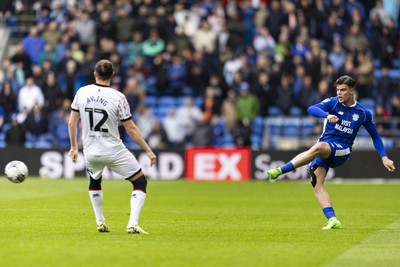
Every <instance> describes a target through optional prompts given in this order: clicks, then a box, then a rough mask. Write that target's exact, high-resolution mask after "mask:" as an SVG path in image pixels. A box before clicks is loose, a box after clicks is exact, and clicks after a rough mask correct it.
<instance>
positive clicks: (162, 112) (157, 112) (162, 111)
mask: <svg viewBox="0 0 400 267" xmlns="http://www.w3.org/2000/svg"><path fill="white" fill-rule="evenodd" d="M170 109H171V106H169V105H165V106H161V105H160V106H159V107H157V108H155V109H154V110H153V114H154V116H156V117H157V118H158V119H159V120H160V121H161V120H163V119H164V118H165V117H166V116H167V115H168V111H169V110H170Z"/></svg>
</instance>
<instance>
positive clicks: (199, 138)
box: [192, 118, 214, 147]
mask: <svg viewBox="0 0 400 267" xmlns="http://www.w3.org/2000/svg"><path fill="white" fill-rule="evenodd" d="M213 138H214V130H213V127H212V126H211V119H210V120H209V119H207V118H203V119H202V120H200V121H199V123H198V125H197V127H196V131H194V133H193V142H192V143H193V146H196V147H207V146H211V145H212V142H213Z"/></svg>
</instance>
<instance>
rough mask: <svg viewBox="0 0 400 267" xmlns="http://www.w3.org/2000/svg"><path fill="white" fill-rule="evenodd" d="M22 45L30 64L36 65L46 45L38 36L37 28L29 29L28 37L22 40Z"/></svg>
mask: <svg viewBox="0 0 400 267" xmlns="http://www.w3.org/2000/svg"><path fill="white" fill-rule="evenodd" d="M22 44H23V46H24V50H25V51H26V53H27V54H28V55H29V57H30V58H31V61H32V63H35V64H37V63H38V62H39V55H40V53H41V52H43V51H44V47H45V44H46V42H45V40H44V39H43V37H41V36H40V33H39V31H38V29H37V27H32V28H31V29H30V31H29V35H28V36H27V37H25V38H24V39H23V40H22Z"/></svg>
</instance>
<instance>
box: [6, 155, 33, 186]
mask: <svg viewBox="0 0 400 267" xmlns="http://www.w3.org/2000/svg"><path fill="white" fill-rule="evenodd" d="M4 174H5V175H6V176H7V178H8V180H10V181H11V182H13V183H22V182H23V181H25V178H26V177H28V167H27V166H26V164H25V163H23V162H22V161H19V160H13V161H10V162H9V163H8V164H7V165H6V167H5V168H4Z"/></svg>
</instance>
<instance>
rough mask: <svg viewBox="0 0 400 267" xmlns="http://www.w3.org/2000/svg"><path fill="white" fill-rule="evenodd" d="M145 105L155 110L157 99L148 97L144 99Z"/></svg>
mask: <svg viewBox="0 0 400 267" xmlns="http://www.w3.org/2000/svg"><path fill="white" fill-rule="evenodd" d="M144 104H145V105H146V106H148V107H151V108H155V107H156V106H157V97H155V96H152V95H148V96H146V97H145V98H144Z"/></svg>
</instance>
